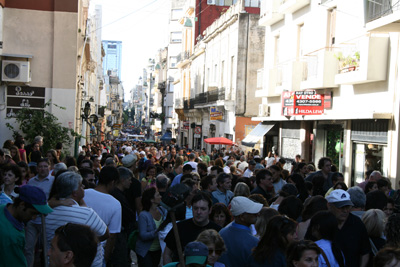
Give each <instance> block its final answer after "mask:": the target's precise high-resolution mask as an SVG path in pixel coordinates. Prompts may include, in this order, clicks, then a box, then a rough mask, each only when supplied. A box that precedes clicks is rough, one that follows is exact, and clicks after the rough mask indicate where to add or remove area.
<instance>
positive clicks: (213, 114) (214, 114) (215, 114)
mask: <svg viewBox="0 0 400 267" xmlns="http://www.w3.org/2000/svg"><path fill="white" fill-rule="evenodd" d="M223 119H224V113H223V112H222V111H219V110H218V109H217V107H211V108H210V121H222V120H223Z"/></svg>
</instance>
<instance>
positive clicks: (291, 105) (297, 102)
mask: <svg viewBox="0 0 400 267" xmlns="http://www.w3.org/2000/svg"><path fill="white" fill-rule="evenodd" d="M322 114H324V95H320V94H317V93H316V91H295V92H283V93H282V115H283V116H297V115H322Z"/></svg>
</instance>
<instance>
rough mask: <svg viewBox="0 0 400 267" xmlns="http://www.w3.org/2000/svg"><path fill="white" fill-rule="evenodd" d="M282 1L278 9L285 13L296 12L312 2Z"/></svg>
mask: <svg viewBox="0 0 400 267" xmlns="http://www.w3.org/2000/svg"><path fill="white" fill-rule="evenodd" d="M280 2H281V5H280V6H279V9H278V10H279V12H280V13H283V14H286V13H294V12H296V11H297V10H299V9H301V8H303V7H305V6H307V5H309V4H310V0H280Z"/></svg>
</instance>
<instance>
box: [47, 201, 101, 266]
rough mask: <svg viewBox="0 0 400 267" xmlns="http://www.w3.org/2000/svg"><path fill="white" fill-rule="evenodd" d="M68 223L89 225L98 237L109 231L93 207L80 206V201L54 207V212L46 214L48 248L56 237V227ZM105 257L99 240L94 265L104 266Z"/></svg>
mask: <svg viewBox="0 0 400 267" xmlns="http://www.w3.org/2000/svg"><path fill="white" fill-rule="evenodd" d="M67 223H76V224H83V225H87V226H89V227H90V229H92V231H93V232H94V233H95V234H96V236H98V237H99V236H102V235H104V234H105V233H106V231H107V225H106V224H105V223H104V222H103V220H102V219H101V218H100V217H99V216H98V215H97V213H96V212H95V211H94V210H93V209H91V208H88V207H80V206H79V205H78V203H76V204H75V205H73V206H72V207H67V206H58V207H55V208H54V209H53V212H52V213H49V214H48V215H47V216H46V237H47V247H48V248H49V247H50V242H51V240H52V239H53V237H54V233H55V231H56V229H57V228H58V227H60V226H62V225H65V224H67ZM103 257H104V251H103V246H102V245H101V243H100V242H99V244H98V245H97V253H96V257H95V258H94V260H93V263H92V266H102V263H103Z"/></svg>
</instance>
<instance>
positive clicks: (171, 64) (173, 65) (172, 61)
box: [169, 57, 178, 68]
mask: <svg viewBox="0 0 400 267" xmlns="http://www.w3.org/2000/svg"><path fill="white" fill-rule="evenodd" d="M176 63H178V62H177V61H176V57H169V67H170V68H176Z"/></svg>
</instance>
